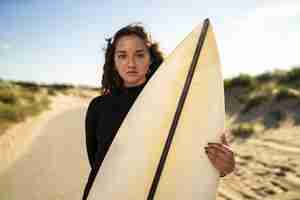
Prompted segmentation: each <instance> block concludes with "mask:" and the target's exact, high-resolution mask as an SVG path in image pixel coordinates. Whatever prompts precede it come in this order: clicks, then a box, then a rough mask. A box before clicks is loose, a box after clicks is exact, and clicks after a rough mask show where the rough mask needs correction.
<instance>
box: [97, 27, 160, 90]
mask: <svg viewBox="0 0 300 200" xmlns="http://www.w3.org/2000/svg"><path fill="white" fill-rule="evenodd" d="M128 35H136V36H138V37H139V38H141V39H142V40H143V41H144V42H145V44H146V46H147V47H148V49H149V53H150V59H151V64H150V66H149V73H148V74H147V77H146V78H147V80H148V79H149V78H150V77H151V76H152V75H153V74H154V72H155V71H156V69H157V68H158V67H159V65H160V64H161V63H162V62H163V54H162V52H161V51H160V50H159V46H158V43H156V42H153V41H152V40H151V37H150V35H149V34H148V33H147V32H146V31H145V29H144V27H143V26H142V25H140V23H138V24H137V23H136V24H129V25H127V26H125V27H123V28H121V29H120V30H119V31H117V32H116V33H115V35H114V36H113V37H112V38H108V39H106V42H107V47H106V49H104V50H105V62H104V65H103V75H102V82H101V83H102V86H101V92H102V93H103V94H106V93H109V92H110V91H111V90H112V89H115V88H122V87H123V80H122V78H121V77H120V75H119V73H118V72H117V71H116V70H115V63H114V54H115V49H116V44H117V42H118V40H119V39H120V38H121V37H123V36H128Z"/></svg>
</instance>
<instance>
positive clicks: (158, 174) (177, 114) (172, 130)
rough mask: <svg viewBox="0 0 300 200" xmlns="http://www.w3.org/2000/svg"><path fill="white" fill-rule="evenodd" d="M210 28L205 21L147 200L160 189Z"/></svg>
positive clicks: (206, 20)
mask: <svg viewBox="0 0 300 200" xmlns="http://www.w3.org/2000/svg"><path fill="white" fill-rule="evenodd" d="M208 27H209V19H205V20H204V23H203V27H202V30H201V34H200V36H199V39H198V43H197V47H196V50H195V53H194V56H193V59H192V63H191V66H190V69H189V72H188V75H187V77H186V80H185V83H184V87H183V90H182V92H181V96H180V99H179V102H178V105H177V109H176V112H175V115H174V118H173V121H172V125H171V128H170V130H169V134H168V138H167V141H166V143H165V146H164V149H163V152H162V155H161V157H160V161H159V164H158V167H157V169H156V172H155V176H154V178H153V182H152V185H151V188H150V191H149V193H148V197H147V200H153V198H154V195H155V192H156V189H157V187H158V184H159V180H160V177H161V174H162V170H163V168H164V165H165V162H166V159H167V156H168V153H169V149H170V147H171V144H172V140H173V137H174V134H175V130H176V127H177V124H178V121H179V118H180V115H181V111H182V108H183V105H184V102H185V99H186V97H187V94H188V91H189V88H190V85H191V82H192V78H193V75H194V72H195V69H196V66H197V62H198V58H199V55H200V52H201V49H202V46H203V44H204V40H205V38H206V34H207V30H208Z"/></svg>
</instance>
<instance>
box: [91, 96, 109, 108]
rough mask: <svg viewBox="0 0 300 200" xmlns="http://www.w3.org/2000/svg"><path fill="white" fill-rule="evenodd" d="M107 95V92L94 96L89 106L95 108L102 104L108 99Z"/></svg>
mask: <svg viewBox="0 0 300 200" xmlns="http://www.w3.org/2000/svg"><path fill="white" fill-rule="evenodd" d="M109 96H110V95H109V94H102V95H99V96H96V97H94V98H93V99H92V100H91V101H90V103H89V108H96V107H99V106H102V105H104V104H105V103H106V102H107V101H109Z"/></svg>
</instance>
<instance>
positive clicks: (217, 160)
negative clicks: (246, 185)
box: [205, 132, 235, 177]
mask: <svg viewBox="0 0 300 200" xmlns="http://www.w3.org/2000/svg"><path fill="white" fill-rule="evenodd" d="M205 152H206V154H207V156H208V158H209V160H210V161H211V163H212V164H213V166H214V167H215V168H216V169H217V170H218V171H219V172H220V176H221V177H224V176H226V175H227V174H230V173H231V172H233V170H234V168H235V160H234V153H233V151H232V150H231V149H230V147H229V144H228V142H227V139H226V135H225V132H223V133H222V135H221V143H208V144H207V146H206V147H205Z"/></svg>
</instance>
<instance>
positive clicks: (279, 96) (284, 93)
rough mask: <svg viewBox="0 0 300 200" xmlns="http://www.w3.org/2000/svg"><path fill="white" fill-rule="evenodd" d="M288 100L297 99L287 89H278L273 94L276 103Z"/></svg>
mask: <svg viewBox="0 0 300 200" xmlns="http://www.w3.org/2000/svg"><path fill="white" fill-rule="evenodd" d="M289 98H298V97H297V95H295V94H294V93H293V92H291V91H290V89H289V88H287V87H280V88H279V89H278V91H277V92H276V94H275V100H276V101H282V100H286V99H289Z"/></svg>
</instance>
